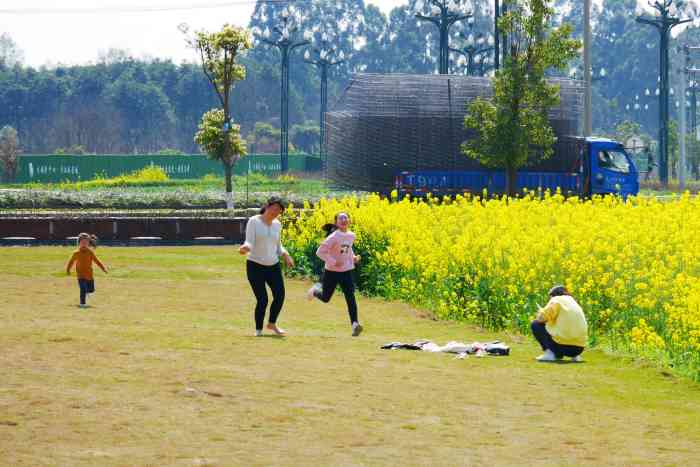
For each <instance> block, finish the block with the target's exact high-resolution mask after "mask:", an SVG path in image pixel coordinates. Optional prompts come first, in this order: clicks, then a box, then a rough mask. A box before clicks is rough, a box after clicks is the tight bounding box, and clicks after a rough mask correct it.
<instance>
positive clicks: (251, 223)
mask: <svg viewBox="0 0 700 467" xmlns="http://www.w3.org/2000/svg"><path fill="white" fill-rule="evenodd" d="M284 208H285V205H284V202H283V201H282V200H281V199H279V198H277V197H272V198H270V199H269V200H268V201H267V204H266V205H265V206H264V207H263V208H262V209H261V210H260V214H258V215H257V216H253V217H251V218H250V219H248V224H247V225H246V229H245V243H244V244H243V245H241V247H240V248H239V249H238V252H239V253H240V254H242V255H245V254H247V255H248V261H247V263H246V271H247V273H248V282H250V287H251V288H252V289H253V293H254V294H255V298H256V300H257V304H256V305H255V335H256V336H262V330H263V324H264V322H265V310H266V309H267V302H268V298H267V289H266V288H265V284H267V285H268V286H269V287H270V290H271V291H272V304H271V305H270V318H269V320H268V323H267V329H269V330H271V331H272V332H274V333H275V334H277V335H278V336H284V335H285V334H286V332H285V331H284V330H283V329H280V328H279V327H277V318H278V316H279V314H280V311H281V310H282V305H283V304H284V279H283V278H282V269H281V268H280V261H279V258H280V256H281V257H282V258H284V261H285V263H286V264H287V266H288V267H294V260H293V259H292V257H291V256H289V253H288V252H287V250H285V249H284V247H283V246H282V242H281V240H280V234H281V232H282V224H281V223H280V221H279V220H277V217H278V216H279V215H280V214H281V213H282V211H284Z"/></svg>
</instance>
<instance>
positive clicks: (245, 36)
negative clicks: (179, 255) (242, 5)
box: [190, 24, 253, 209]
mask: <svg viewBox="0 0 700 467" xmlns="http://www.w3.org/2000/svg"><path fill="white" fill-rule="evenodd" d="M190 43H191V45H192V46H194V48H195V49H196V50H197V52H199V58H200V59H201V61H202V71H203V72H204V74H205V75H206V76H207V79H209V82H210V83H211V85H212V86H213V87H214V91H215V92H216V96H217V97H218V99H219V103H220V104H221V110H222V113H223V121H222V122H221V124H222V127H223V131H224V136H223V140H222V142H223V147H222V148H221V151H215V152H214V153H211V152H209V151H207V153H208V154H209V155H210V156H211V157H214V158H216V159H218V160H220V161H221V162H222V164H223V165H224V171H225V174H226V206H227V208H228V209H233V185H232V173H233V165H234V164H235V163H236V161H237V160H238V159H239V158H240V156H242V155H243V154H245V151H236V150H235V149H236V148H234V147H233V146H232V145H231V144H230V142H231V137H230V135H231V134H234V133H235V132H236V131H240V128H239V127H237V126H236V130H234V125H233V122H232V121H231V107H230V106H231V100H230V97H231V89H232V88H233V85H234V83H235V82H236V81H240V80H242V79H244V78H245V67H244V66H243V65H241V64H240V63H238V57H239V55H240V54H242V53H243V52H245V51H246V50H248V49H250V48H251V47H252V45H253V44H252V39H251V37H250V33H249V32H248V31H247V30H246V29H244V28H240V27H238V26H232V25H230V24H224V26H223V27H222V28H221V31H218V32H206V31H200V32H197V33H196V34H195V37H194V39H192V40H191V42H190ZM207 115H209V116H210V122H215V121H216V119H215V118H214V115H215V114H213V113H211V111H210V112H207V114H205V115H204V117H203V120H202V121H203V122H205V121H206V117H207Z"/></svg>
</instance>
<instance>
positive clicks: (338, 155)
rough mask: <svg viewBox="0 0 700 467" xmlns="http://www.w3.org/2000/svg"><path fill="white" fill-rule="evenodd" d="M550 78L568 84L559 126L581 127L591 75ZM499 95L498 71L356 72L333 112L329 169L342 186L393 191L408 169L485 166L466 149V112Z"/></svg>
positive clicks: (558, 129) (569, 130)
mask: <svg viewBox="0 0 700 467" xmlns="http://www.w3.org/2000/svg"><path fill="white" fill-rule="evenodd" d="M550 82H551V83H555V84H558V85H559V86H560V97H561V99H560V105H559V106H558V107H556V108H553V109H551V111H550V115H549V117H550V123H551V125H552V127H553V129H554V132H555V134H556V135H557V136H558V137H563V136H573V135H578V134H579V129H580V127H581V116H582V112H583V83H582V82H580V81H575V80H569V79H552V80H551V81H550ZM492 95H493V94H492V86H491V79H490V78H481V77H470V76H456V75H402V74H390V75H382V74H357V75H354V76H353V78H352V80H351V81H350V84H349V85H348V87H347V89H346V90H345V93H344V94H343V96H342V97H341V98H340V99H339V101H338V102H337V104H336V105H335V107H334V109H333V110H332V111H331V112H328V114H327V116H326V125H327V126H326V134H327V139H326V148H327V149H326V151H327V160H328V162H327V166H326V170H327V175H328V177H329V179H330V180H331V181H332V182H333V183H334V184H336V185H338V186H341V187H346V188H352V189H359V190H367V191H378V192H388V191H390V190H391V189H392V187H393V183H394V177H395V176H396V174H397V173H399V172H401V171H412V170H474V169H478V168H480V165H479V164H478V162H476V161H474V160H472V159H469V158H467V157H466V156H465V155H463V154H462V153H461V151H460V145H461V144H462V143H463V142H464V141H467V140H468V139H469V138H473V137H474V134H473V133H472V132H468V131H467V130H466V129H465V128H464V117H465V115H466V112H467V106H468V104H469V103H470V102H472V101H473V100H474V99H476V98H477V97H482V98H487V99H488V98H491V97H492ZM555 150H556V148H555ZM561 163H562V162H561V161H559V160H558V159H557V158H553V159H552V160H551V161H546V162H544V163H541V164H537V165H538V167H537V168H539V169H540V170H547V169H549V170H557V167H554V166H556V165H557V164H561Z"/></svg>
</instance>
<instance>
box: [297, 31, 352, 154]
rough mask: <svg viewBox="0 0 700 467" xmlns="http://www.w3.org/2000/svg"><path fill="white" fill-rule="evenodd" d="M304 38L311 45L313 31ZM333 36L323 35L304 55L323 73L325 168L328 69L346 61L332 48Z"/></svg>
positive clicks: (321, 146)
mask: <svg viewBox="0 0 700 467" xmlns="http://www.w3.org/2000/svg"><path fill="white" fill-rule="evenodd" d="M304 38H305V39H306V40H307V41H308V42H309V43H311V41H312V40H313V38H314V34H313V32H312V31H306V33H305V34H304ZM331 39H332V38H331V36H330V35H329V34H328V33H327V32H323V33H321V36H320V42H319V43H318V45H317V46H315V47H311V48H310V49H307V50H306V52H305V53H304V61H305V62H306V63H310V64H312V65H314V66H315V67H316V68H318V69H319V70H320V71H321V116H320V119H319V125H320V128H319V130H320V131H319V136H320V144H319V152H320V156H321V162H322V163H323V167H324V168H325V166H326V162H327V161H326V111H327V110H328V69H329V68H330V67H332V66H335V65H340V64H341V63H343V62H344V61H345V54H344V53H343V51H342V50H341V51H340V52H338V50H337V49H336V48H335V47H333V46H331V44H330V43H331Z"/></svg>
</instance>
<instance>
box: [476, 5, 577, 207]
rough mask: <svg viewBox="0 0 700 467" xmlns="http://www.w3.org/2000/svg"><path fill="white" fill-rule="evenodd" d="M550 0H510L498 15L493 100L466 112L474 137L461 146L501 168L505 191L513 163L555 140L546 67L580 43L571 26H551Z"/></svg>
mask: <svg viewBox="0 0 700 467" xmlns="http://www.w3.org/2000/svg"><path fill="white" fill-rule="evenodd" d="M551 3H552V2H551V0H512V1H510V2H508V13H507V14H506V15H505V16H503V17H502V18H501V20H500V21H499V27H500V29H501V30H502V31H504V32H506V34H507V36H508V42H507V43H506V44H505V46H506V51H507V56H506V60H505V63H504V66H503V68H501V69H500V70H499V71H498V72H497V73H496V78H495V79H494V83H493V86H494V96H493V100H491V101H488V100H484V99H477V100H475V101H474V102H473V103H472V104H471V105H470V106H469V110H468V114H467V116H466V117H465V126H466V128H467V129H470V130H473V131H475V132H476V135H477V136H476V138H474V139H472V140H469V141H467V142H466V143H464V144H463V146H462V150H463V152H464V153H465V154H466V155H467V156H469V157H472V158H474V159H477V160H479V161H480V162H481V163H482V164H484V165H486V166H489V167H494V168H502V169H504V170H505V172H506V192H507V194H508V195H510V196H514V195H515V194H516V190H517V187H516V181H517V175H518V169H519V168H521V167H523V166H524V165H526V164H527V163H528V162H534V161H536V160H538V159H544V158H547V157H549V156H550V155H551V154H552V146H553V144H554V142H555V141H556V138H555V136H554V131H553V130H552V127H551V126H550V124H549V116H548V114H549V110H550V109H551V108H552V107H554V106H556V105H557V104H558V103H559V89H558V87H557V86H555V85H551V84H548V83H547V81H546V80H545V72H546V71H547V70H548V69H549V68H557V69H564V67H566V65H567V63H568V62H569V61H570V60H571V59H572V58H574V57H575V56H576V54H577V52H578V49H579V48H580V43H579V42H578V41H576V40H574V39H571V37H570V36H571V26H570V25H567V24H564V25H562V26H560V27H558V28H553V27H552V26H551V19H552V15H553V14H554V10H553V8H552V7H551Z"/></svg>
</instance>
